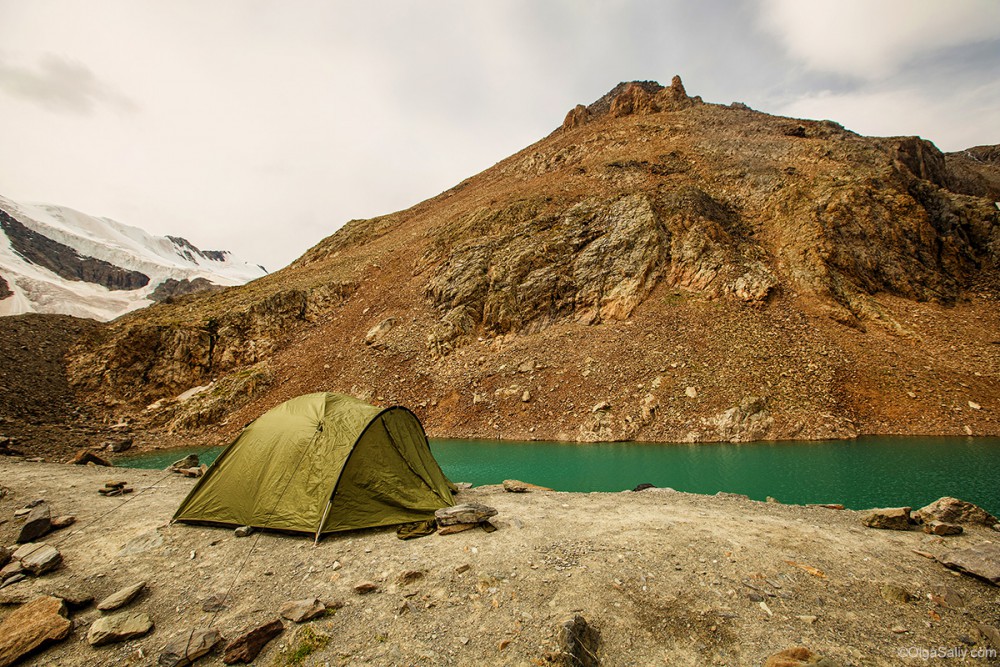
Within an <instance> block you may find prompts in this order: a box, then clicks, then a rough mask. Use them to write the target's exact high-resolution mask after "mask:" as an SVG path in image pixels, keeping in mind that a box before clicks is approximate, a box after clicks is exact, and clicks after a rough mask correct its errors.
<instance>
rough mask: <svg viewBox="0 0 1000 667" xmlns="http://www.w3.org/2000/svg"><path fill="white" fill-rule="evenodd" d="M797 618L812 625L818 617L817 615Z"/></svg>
mask: <svg viewBox="0 0 1000 667" xmlns="http://www.w3.org/2000/svg"><path fill="white" fill-rule="evenodd" d="M796 618H797V619H799V620H800V621H802V622H803V623H805V624H806V625H812V624H813V623H815V622H816V620H817V619H818V617H817V616H796Z"/></svg>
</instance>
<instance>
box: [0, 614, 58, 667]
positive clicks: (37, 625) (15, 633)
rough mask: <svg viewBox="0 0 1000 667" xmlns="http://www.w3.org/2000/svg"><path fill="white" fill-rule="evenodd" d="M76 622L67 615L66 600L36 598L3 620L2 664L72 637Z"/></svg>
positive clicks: (0, 666) (0, 636)
mask: <svg viewBox="0 0 1000 667" xmlns="http://www.w3.org/2000/svg"><path fill="white" fill-rule="evenodd" d="M72 630H73V623H72V622H71V621H70V620H69V619H68V618H66V607H65V605H63V602H62V600H60V599H58V598H54V597H49V596H45V597H40V598H35V599H34V600H32V601H31V602H28V603H27V604H24V605H22V606H20V607H18V608H17V609H15V610H14V611H12V612H11V613H10V614H8V615H7V617H6V618H5V619H4V620H3V622H2V623H0V667H7V666H8V665H13V664H14V663H15V662H17V661H19V660H20V659H21V658H22V657H24V656H26V655H28V654H29V653H32V652H34V651H37V650H38V649H40V648H42V647H44V646H46V645H47V644H51V643H53V642H57V641H62V640H63V639H66V638H67V637H69V634H70V632H71V631H72Z"/></svg>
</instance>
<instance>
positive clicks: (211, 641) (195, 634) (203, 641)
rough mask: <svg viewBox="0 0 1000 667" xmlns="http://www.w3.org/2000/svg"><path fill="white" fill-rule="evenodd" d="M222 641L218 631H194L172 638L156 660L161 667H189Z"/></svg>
mask: <svg viewBox="0 0 1000 667" xmlns="http://www.w3.org/2000/svg"><path fill="white" fill-rule="evenodd" d="M221 641H222V635H221V634H219V631H218V630H203V629H194V630H187V631H185V632H181V633H179V634H176V635H174V636H173V637H171V638H170V641H168V642H167V645H166V646H164V647H163V651H161V652H160V655H159V656H158V657H157V659H156V664H157V665H159V666H160V667H187V665H190V664H191V663H193V662H194V661H195V660H197V659H198V658H200V657H202V656H203V655H207V654H208V653H210V652H211V651H212V649H213V648H215V647H216V646H217V645H218V644H219V642H221Z"/></svg>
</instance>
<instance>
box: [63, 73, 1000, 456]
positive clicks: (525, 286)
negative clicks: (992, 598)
mask: <svg viewBox="0 0 1000 667" xmlns="http://www.w3.org/2000/svg"><path fill="white" fill-rule="evenodd" d="M989 154H990V153H989V152H988V151H984V150H979V151H978V152H972V153H970V154H969V155H972V156H976V155H984V156H986V155H989ZM991 169H995V165H994V166H990V163H988V162H987V161H985V160H979V161H977V159H973V158H970V157H968V156H963V155H961V154H956V155H944V154H942V153H941V152H940V151H939V150H937V148H935V146H934V145H933V144H932V143H930V142H928V141H925V140H923V139H920V138H918V137H890V138H883V137H864V136H859V135H857V134H855V133H853V132H850V131H848V130H846V129H844V128H843V127H842V126H840V125H838V124H837V123H835V122H831V121H811V120H796V119H790V118H782V117H777V116H772V115H768V114H765V113H760V112H757V111H754V110H752V109H750V108H749V107H747V106H746V105H744V104H740V103H734V104H731V105H719V104H709V103H706V102H704V101H702V100H701V99H700V98H698V97H691V96H689V95H688V94H687V92H686V91H685V89H684V86H683V84H682V83H681V81H680V78H679V77H675V78H674V80H673V82H672V83H671V85H670V86H668V87H664V86H660V85H659V84H656V83H654V82H630V83H623V84H620V85H618V86H616V87H615V88H614V89H613V90H612V91H611V92H609V93H608V94H607V95H605V96H603V97H602V98H601V99H599V100H597V101H596V102H594V103H592V104H590V105H588V106H584V105H578V106H576V107H575V108H573V109H571V110H570V111H569V113H568V114H567V115H566V117H565V120H564V122H563V123H562V125H561V126H560V127H558V128H557V129H555V130H554V131H553V132H552V133H551V134H550V135H549V136H548V137H546V138H544V139H542V140H541V141H539V142H537V143H536V144H534V145H532V146H529V147H528V148H526V149H524V150H523V151H521V152H519V153H517V154H515V155H513V156H511V157H509V158H507V159H505V160H503V161H501V162H500V163H498V164H496V165H495V166H493V167H492V168H490V169H488V170H486V171H484V172H482V173H480V174H478V175H476V176H474V177H472V178H469V179H467V180H465V181H463V182H462V183H459V184H458V185H456V186H455V187H453V188H451V189H450V190H447V191H445V192H443V193H441V194H440V195H438V196H437V197H434V198H432V199H429V200H427V201H425V202H422V203H420V204H418V205H416V206H414V207H413V208H411V209H408V210H405V211H401V212H398V213H394V214H391V215H386V216H382V217H378V218H374V219H371V220H355V221H351V222H349V223H348V224H346V225H345V226H343V228H341V229H340V230H339V231H337V232H336V233H335V234H333V235H332V236H330V237H329V238H327V239H325V240H324V241H322V242H321V243H319V244H318V245H316V246H315V247H314V248H312V249H311V250H310V251H308V252H307V253H306V254H305V255H304V256H303V257H301V258H300V259H299V260H297V261H296V262H294V263H293V264H292V265H291V266H289V267H288V268H286V269H283V270H282V271H279V272H276V273H274V274H272V275H269V276H266V277H265V278H263V279H261V280H257V281H255V282H254V283H252V284H250V285H247V286H244V287H238V288H235V289H231V290H227V291H225V292H222V293H219V294H209V295H196V296H193V297H189V298H186V299H185V300H184V301H183V303H175V304H159V305H156V306H153V307H151V308H149V309H146V310H143V311H140V312H136V313H132V314H129V315H127V316H126V317H123V318H120V319H118V320H116V321H115V322H113V323H112V324H110V325H109V326H107V327H106V328H104V329H103V330H102V331H100V332H99V334H98V335H97V336H96V337H95V338H94V339H93V340H90V341H88V344H87V345H86V346H81V347H80V348H78V349H77V351H76V352H75V353H74V355H72V358H71V363H70V377H71V378H72V379H73V381H74V383H75V386H76V387H77V390H78V391H79V392H81V395H83V396H85V397H89V401H90V402H91V404H92V405H93V406H94V407H96V408H98V409H101V410H110V411H111V412H112V413H113V414H112V416H113V418H115V419H138V420H140V421H142V422H143V423H146V424H148V425H151V426H156V425H161V426H162V427H164V428H166V429H168V430H174V431H183V430H185V429H189V428H196V427H199V426H203V425H206V424H219V423H221V424H222V425H223V427H224V428H223V429H222V430H221V432H220V431H216V432H217V433H220V437H221V438H225V437H227V436H226V433H225V431H226V429H229V430H233V429H236V428H237V427H238V426H239V425H241V424H243V423H246V422H247V421H249V419H250V418H252V417H253V416H256V415H257V414H260V413H261V412H263V411H264V410H265V409H266V408H268V407H271V406H273V405H275V404H276V403H278V402H280V401H282V400H285V399H287V398H289V397H291V396H294V395H296V394H300V393H305V392H309V391H317V390H330V391H340V392H346V393H352V394H355V395H359V396H361V397H363V398H365V399H366V400H374V401H378V402H382V403H387V404H388V403H400V404H404V405H407V406H410V407H412V408H413V409H414V410H415V411H416V412H417V413H418V415H419V416H420V418H421V419H422V420H423V421H424V423H425V425H426V426H427V428H428V430H429V431H430V432H431V433H432V434H433V435H442V436H444V435H446V436H466V437H489V438H497V437H501V438H506V439H528V438H536V437H537V438H552V439H564V440H619V439H639V440H664V441H677V440H685V441H711V440H727V441H746V440H755V439H785V438H830V437H850V436H853V435H856V434H859V433H881V434H887V433H939V434H955V433H977V434H994V435H995V434H997V433H1000V427H998V424H1000V422H998V421H997V420H996V419H995V418H994V417H993V416H992V415H994V414H995V412H994V411H995V410H996V409H997V408H1000V380H998V373H1000V347H998V346H997V344H996V343H997V339H998V338H1000V310H998V309H997V308H996V301H997V299H998V298H1000V289H998V284H1000V282H998V280H997V277H998V274H997V261H998V253H1000V224H998V211H997V207H996V206H995V204H994V202H995V201H996V200H997V198H1000V197H998V196H997V194H996V193H995V191H994V190H991V189H990V188H991V187H992V185H991V184H995V183H996V181H995V180H991V179H994V177H995V171H992V172H991V171H990V170H991ZM212 381H214V383H215V384H214V385H213V386H214V389H213V391H211V392H203V393H201V394H198V395H197V396H195V397H194V398H191V399H187V398H186V397H187V396H189V395H190V393H185V392H189V390H191V389H193V388H196V387H202V386H205V385H207V384H208V383H209V382H212ZM182 397H183V398H182ZM237 407H239V409H236V408H237Z"/></svg>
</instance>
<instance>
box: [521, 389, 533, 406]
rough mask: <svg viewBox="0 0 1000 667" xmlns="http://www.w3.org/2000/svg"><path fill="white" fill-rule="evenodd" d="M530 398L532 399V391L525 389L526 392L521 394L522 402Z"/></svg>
mask: <svg viewBox="0 0 1000 667" xmlns="http://www.w3.org/2000/svg"><path fill="white" fill-rule="evenodd" d="M530 400H531V392H530V391H528V390H527V389H525V390H524V393H523V394H521V402H522V403H527V402H528V401H530Z"/></svg>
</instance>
